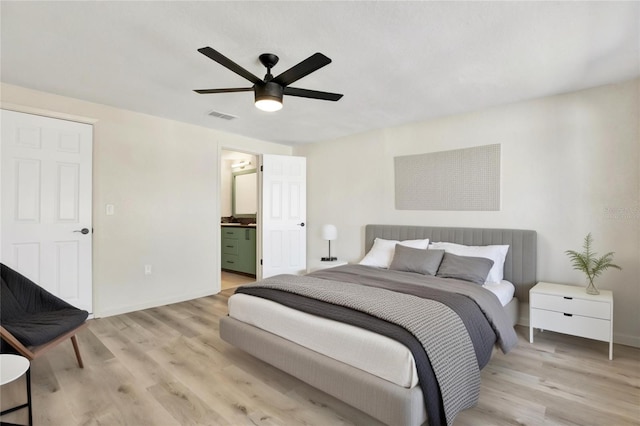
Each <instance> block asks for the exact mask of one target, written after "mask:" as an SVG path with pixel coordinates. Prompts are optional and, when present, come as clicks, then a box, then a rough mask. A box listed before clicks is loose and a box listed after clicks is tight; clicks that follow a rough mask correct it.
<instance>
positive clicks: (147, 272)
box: [144, 265, 151, 275]
mask: <svg viewBox="0 0 640 426" xmlns="http://www.w3.org/2000/svg"><path fill="white" fill-rule="evenodd" d="M144 274H145V275H151V265H144Z"/></svg>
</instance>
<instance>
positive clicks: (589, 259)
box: [565, 233, 622, 294]
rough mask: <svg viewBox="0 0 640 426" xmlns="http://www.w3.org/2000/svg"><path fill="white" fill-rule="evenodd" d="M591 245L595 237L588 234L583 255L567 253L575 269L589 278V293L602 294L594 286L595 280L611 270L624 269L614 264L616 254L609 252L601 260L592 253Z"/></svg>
mask: <svg viewBox="0 0 640 426" xmlns="http://www.w3.org/2000/svg"><path fill="white" fill-rule="evenodd" d="M591 243H593V237H591V233H588V234H587V236H586V237H585V238H584V244H583V245H582V248H583V249H584V250H583V252H582V253H578V252H577V251H574V250H567V251H566V252H565V253H566V254H567V255H568V256H569V259H571V265H572V266H573V269H575V270H578V271H582V272H584V273H585V275H586V276H587V280H588V281H589V285H588V286H587V293H588V294H600V292H599V291H598V289H597V288H596V286H595V285H594V284H593V280H594V279H595V278H596V277H597V276H600V275H601V274H602V273H603V272H604V271H605V270H607V269H609V268H616V269H619V270H622V268H621V267H619V266H618V265H616V264H614V263H613V254H614V252H609V253H607V254H605V255H604V256H601V257H600V258H596V255H597V253H595V252H593V251H591Z"/></svg>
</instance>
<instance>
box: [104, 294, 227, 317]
mask: <svg viewBox="0 0 640 426" xmlns="http://www.w3.org/2000/svg"><path fill="white" fill-rule="evenodd" d="M219 292H220V291H219V290H218V291H212V290H206V291H201V292H194V293H189V294H180V295H175V296H172V297H166V298H162V299H155V300H149V301H146V302H144V303H138V304H135V305H127V306H120V307H118V308H116V309H106V310H104V311H100V312H94V313H93V315H94V317H95V318H105V317H111V316H114V315H121V314H128V313H129V312H135V311H142V310H144V309H150V308H156V307H158V306H164V305H171V304H173V303H180V302H186V301H187V300H193V299H198V298H200V297H206V296H213V295H215V294H218V293H219Z"/></svg>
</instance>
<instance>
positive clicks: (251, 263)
mask: <svg viewBox="0 0 640 426" xmlns="http://www.w3.org/2000/svg"><path fill="white" fill-rule="evenodd" d="M220 240H221V241H222V247H221V253H222V256H221V258H222V269H226V270H228V271H234V272H242V273H244V274H249V275H254V276H255V275H256V228H255V227H249V226H233V225H232V226H224V225H223V226H222V238H221V239H220Z"/></svg>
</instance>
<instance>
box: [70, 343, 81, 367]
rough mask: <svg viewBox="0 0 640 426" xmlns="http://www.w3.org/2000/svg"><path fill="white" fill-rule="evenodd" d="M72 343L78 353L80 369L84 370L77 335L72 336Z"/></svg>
mask: <svg viewBox="0 0 640 426" xmlns="http://www.w3.org/2000/svg"><path fill="white" fill-rule="evenodd" d="M71 343H73V350H74V351H75V353H76V358H78V365H79V366H80V368H84V364H83V363H82V357H81V356H80V348H78V339H76V336H75V335H73V336H71Z"/></svg>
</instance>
